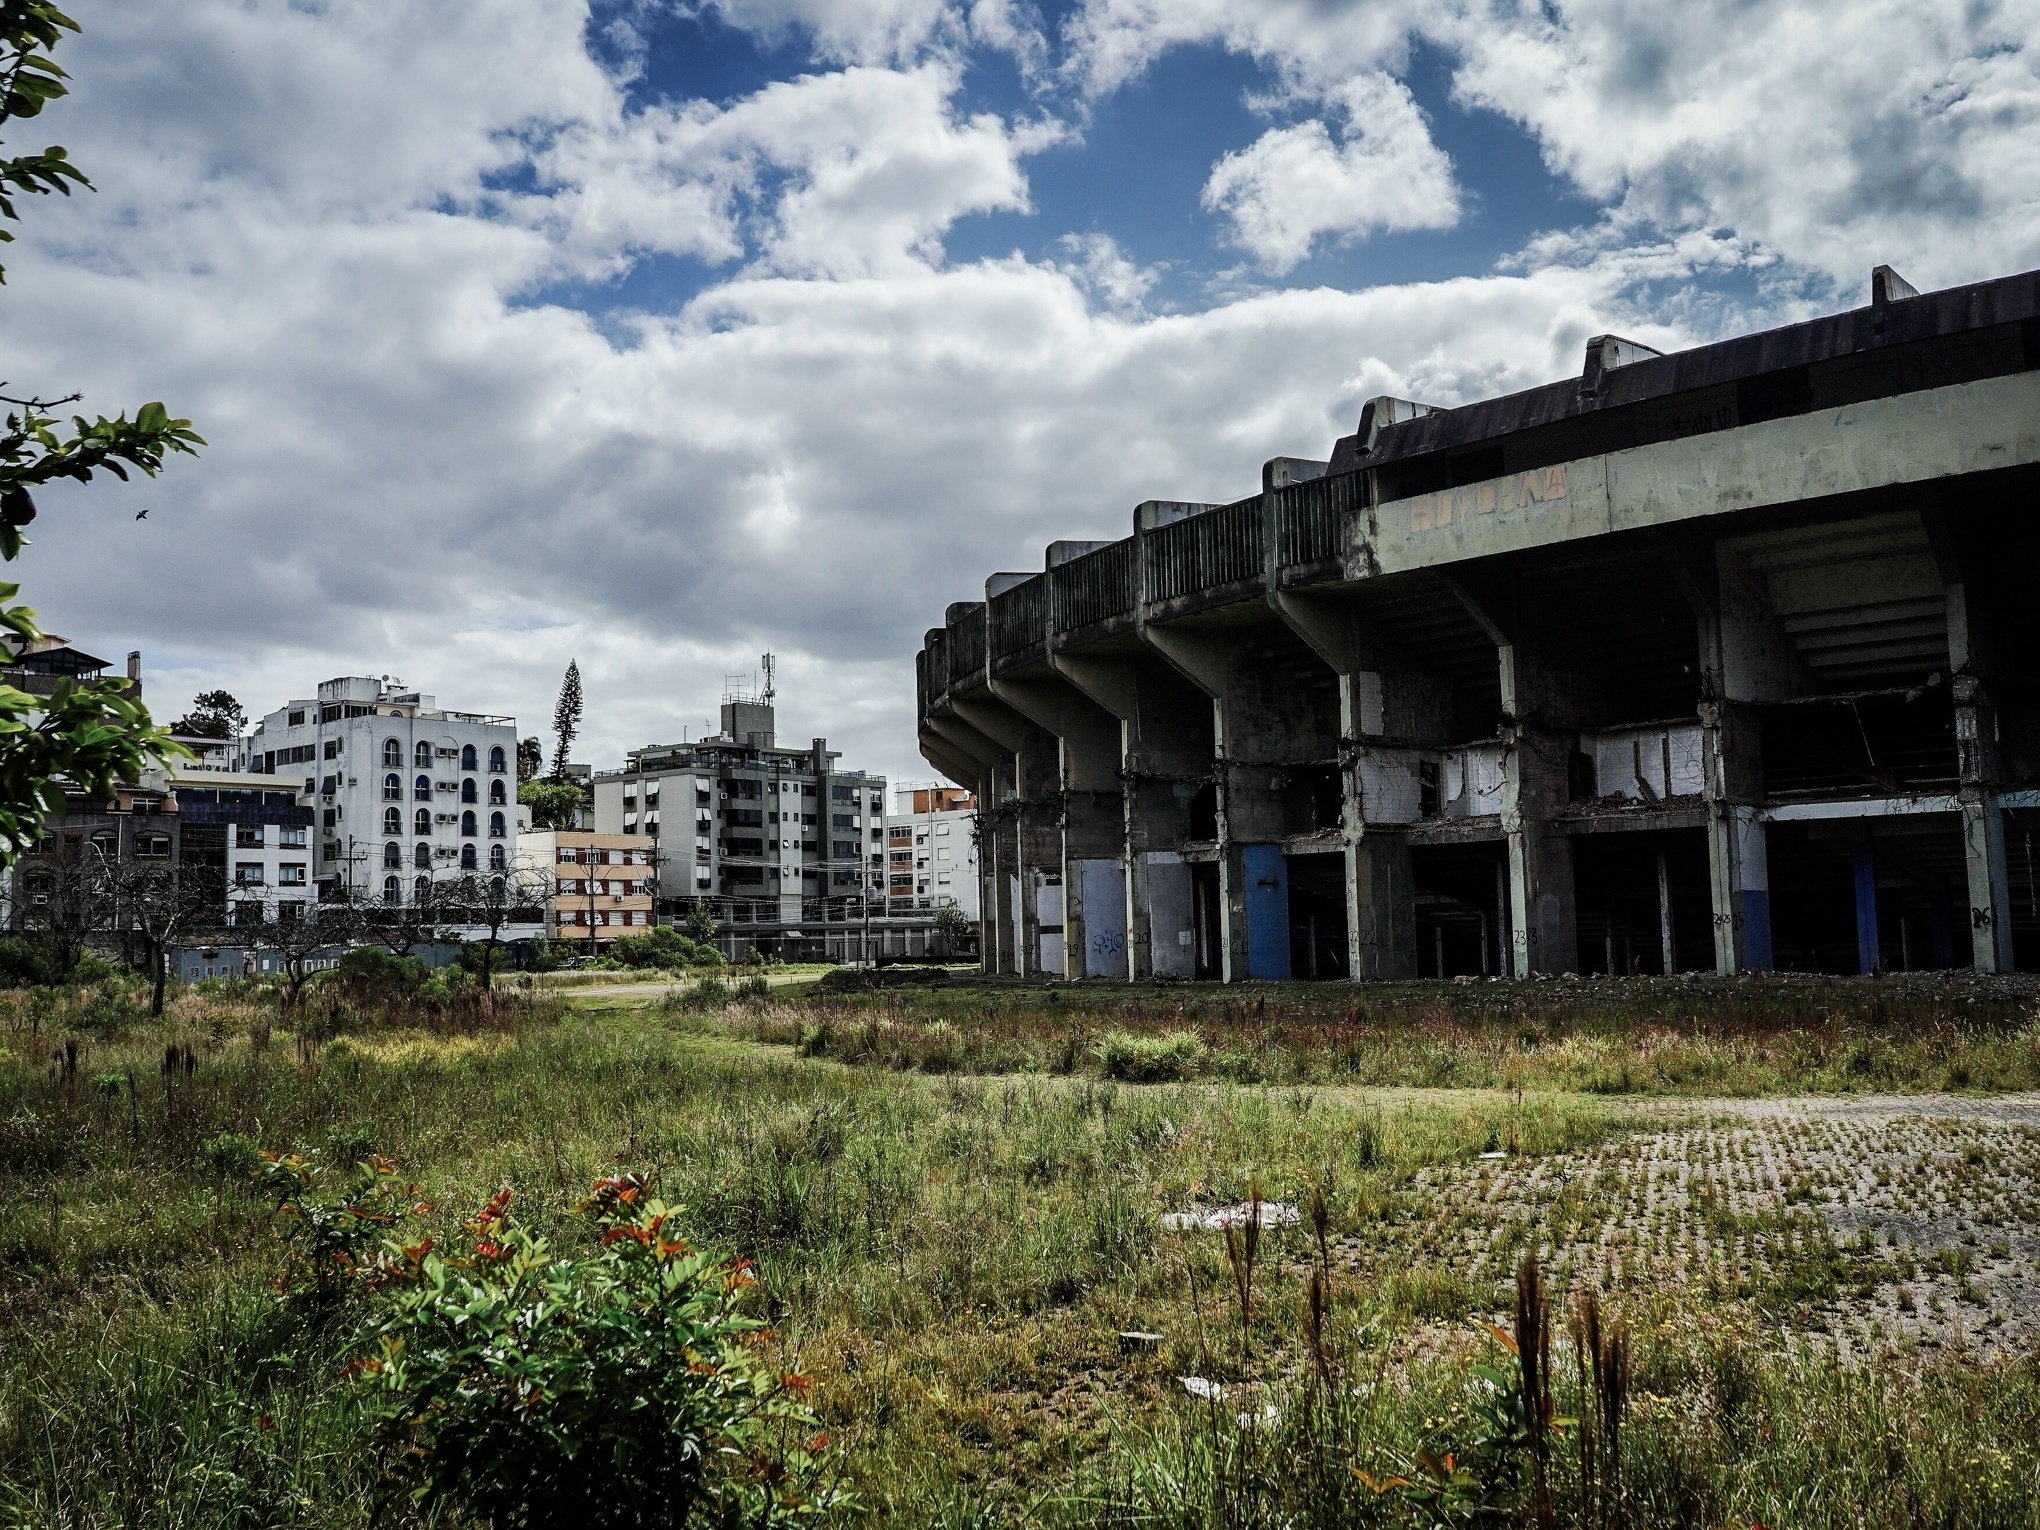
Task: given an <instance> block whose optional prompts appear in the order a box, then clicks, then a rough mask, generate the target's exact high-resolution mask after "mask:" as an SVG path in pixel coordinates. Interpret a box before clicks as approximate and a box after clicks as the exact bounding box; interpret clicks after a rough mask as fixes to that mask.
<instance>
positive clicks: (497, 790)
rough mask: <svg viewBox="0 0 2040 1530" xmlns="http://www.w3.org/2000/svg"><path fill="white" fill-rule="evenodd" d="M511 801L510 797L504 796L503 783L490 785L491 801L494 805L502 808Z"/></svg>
mask: <svg viewBox="0 0 2040 1530" xmlns="http://www.w3.org/2000/svg"><path fill="white" fill-rule="evenodd" d="M509 800H510V799H509V797H507V796H506V795H505V794H504V791H503V783H502V782H501V781H491V782H490V783H489V801H490V803H491V804H492V805H494V806H496V807H502V806H503V805H504V804H506V803H507V802H509Z"/></svg>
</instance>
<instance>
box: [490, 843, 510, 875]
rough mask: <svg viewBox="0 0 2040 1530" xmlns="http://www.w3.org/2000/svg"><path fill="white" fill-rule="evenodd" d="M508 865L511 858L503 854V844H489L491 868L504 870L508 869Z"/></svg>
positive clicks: (492, 869)
mask: <svg viewBox="0 0 2040 1530" xmlns="http://www.w3.org/2000/svg"><path fill="white" fill-rule="evenodd" d="M508 866H509V860H508V858H507V857H506V856H505V855H504V854H503V847H502V846H501V845H491V846H489V870H491V871H503V870H506V869H508Z"/></svg>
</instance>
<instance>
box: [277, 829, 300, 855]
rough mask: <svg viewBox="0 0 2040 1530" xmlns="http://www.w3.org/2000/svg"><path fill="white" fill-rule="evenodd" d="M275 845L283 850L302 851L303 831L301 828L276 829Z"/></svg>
mask: <svg viewBox="0 0 2040 1530" xmlns="http://www.w3.org/2000/svg"><path fill="white" fill-rule="evenodd" d="M276 843H277V845H278V847H279V848H281V849H284V850H302V849H304V847H305V831H304V830H303V829H302V828H295V829H278V830H277V831H276Z"/></svg>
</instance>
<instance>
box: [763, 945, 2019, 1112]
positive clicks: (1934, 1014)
mask: <svg viewBox="0 0 2040 1530" xmlns="http://www.w3.org/2000/svg"><path fill="white" fill-rule="evenodd" d="M739 1029H740V1030H741V1031H742V1033H743V1034H746V1035H749V1036H751V1037H753V1038H755V1039H757V1040H761V1041H766V1042H770V1043H777V1044H798V1045H799V1046H800V1047H801V1048H802V1050H803V1051H805V1052H806V1053H807V1054H808V1055H810V1056H825V1057H835V1058H839V1059H841V1060H842V1061H845V1062H851V1063H856V1064H859V1065H864V1066H875V1067H884V1068H893V1069H917V1070H920V1071H923V1072H929V1073H955V1072H970V1073H1010V1072H1036V1073H1059V1074H1069V1073H1082V1072H1091V1073H1102V1074H1103V1075H1104V1076H1107V1077H1120V1078H1128V1079H1133V1078H1136V1077H1142V1078H1153V1077H1167V1078H1188V1077H1205V1078H1218V1079H1231V1080H1233V1081H1235V1082H1249V1083H1251V1082H1258V1081H1261V1080H1272V1081H1276V1082H1282V1083H1352V1084H1363V1085H1374V1086H1388V1087H1404V1088H1482V1089H1563V1090H1573V1091H1580V1092H1586V1093H1592V1094H1605V1095H1611V1096H1620V1095H1635V1096H1653V1095H1673V1096H1705V1095H1727V1096H1746V1095H1759V1094H1771V1093H1797V1092H1808V1091H1811V1092H1819V1093H1838V1094H1839V1093H1865V1092H1876V1091H1901V1092H1907V1091H1923V1090H1926V1091H1932V1090H1946V1089H1979V1090H1982V1089H1990V1090H2002V1089H2032V1088H2040V985H2036V984H2035V983H2034V982H2033V981H2032V980H2031V979H2029V978H2023V977H2017V978H2004V979H1995V980H1987V979H1978V978H1975V977H1973V976H1971V975H1969V974H1966V973H1965V974H1959V975H1955V974H1943V975H1932V976H1918V977H1912V978H1904V979H1895V978H1880V979H1868V978H1866V979H1836V978H1821V979H1806V978H1791V977H1770V978H1744V979H1732V980H1719V979H1673V980H1666V979H1624V980H1621V981H1616V982H1608V981H1592V982H1590V981H1552V980H1540V981H1534V982H1502V981H1493V982H1487V983H1481V984H1474V985H1465V986H1462V985H1457V984H1446V985H1440V984H1435V983H1433V984H1410V985H1403V986H1395V985H1382V986H1372V985H1370V986H1368V987H1366V988H1362V989H1355V988H1353V987H1350V986H1347V985H1332V984H1322V985H1309V984H1298V985H1289V986H1284V987H1278V988H1265V989H1260V990H1258V991H1257V990H1256V989H1255V988H1254V987H1253V986H1251V985H1248V986H1245V987H1242V988H1234V989H1217V988H1215V987H1203V986H1200V987H1197V988H1190V987H1187V986H1184V985H1175V986H1165V987H1150V988H1134V989H1129V988H1127V987H1126V986H1124V985H1111V986H1102V985H1100V986H1093V985H1078V986H1074V987H1067V988H1064V987H1051V988H1042V987H1029V986H1020V985H1014V984H1011V983H986V984H971V983H954V984H950V985H948V986H946V987H938V988H934V989H928V990H897V991H887V992H883V993H871V994H842V995H838V994H822V993H816V994H812V995H809V996H807V997H805V998H803V999H801V1000H799V1001H797V1002H796V1001H792V1000H791V999H789V1000H788V1001H786V1002H782V1003H781V1004H779V1005H777V1006H761V1007H757V1008H754V1009H753V1010H752V1011H750V1012H749V1013H748V1014H747V1016H745V1017H744V1018H743V1019H742V1020H741V1021H740V1023H739Z"/></svg>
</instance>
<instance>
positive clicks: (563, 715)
mask: <svg viewBox="0 0 2040 1530" xmlns="http://www.w3.org/2000/svg"><path fill="white" fill-rule="evenodd" d="M580 731H581V665H580V662H579V661H578V660H575V659H569V660H567V673H566V675H565V676H564V677H563V678H562V679H561V681H560V699H559V704H558V705H557V706H555V707H554V708H553V732H554V733H556V734H557V735H559V745H558V747H557V748H555V749H554V750H553V768H552V778H553V779H554V780H555V781H562V782H563V781H565V780H566V779H567V751H568V750H569V749H572V748H573V747H574V739H575V736H576V735H578V734H579V733H580Z"/></svg>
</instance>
